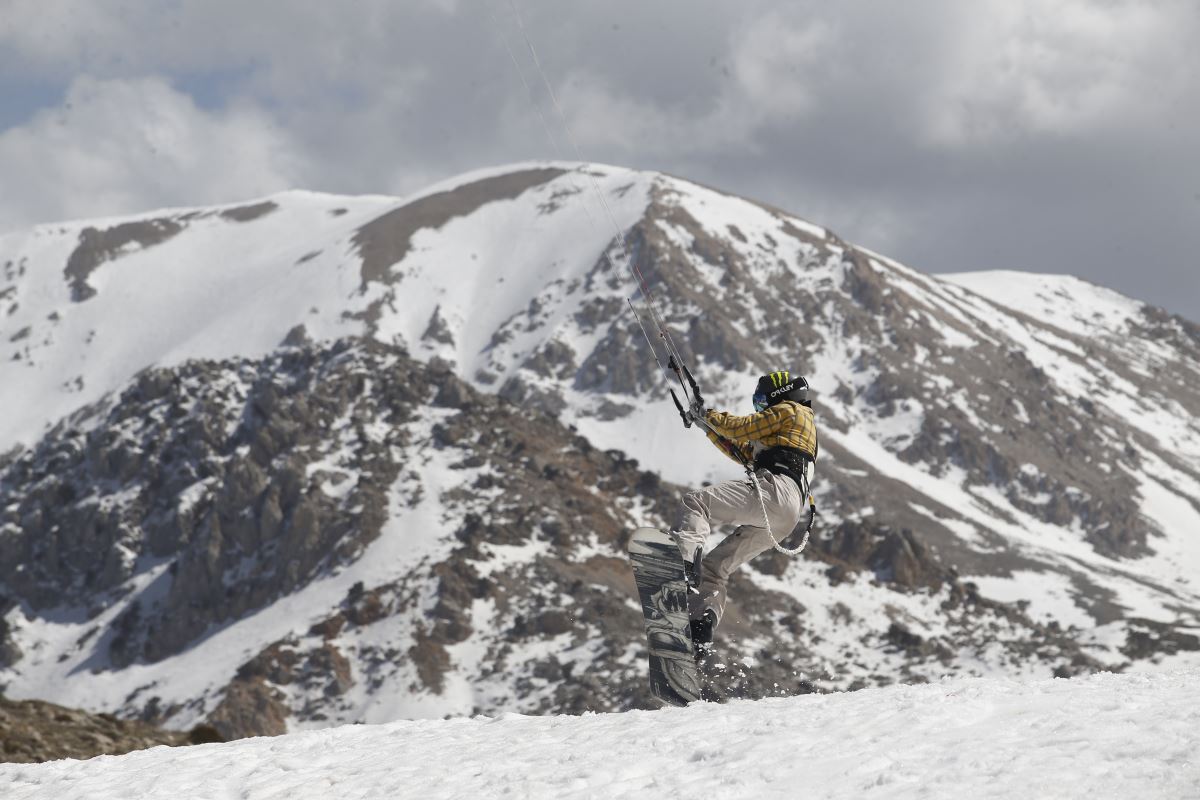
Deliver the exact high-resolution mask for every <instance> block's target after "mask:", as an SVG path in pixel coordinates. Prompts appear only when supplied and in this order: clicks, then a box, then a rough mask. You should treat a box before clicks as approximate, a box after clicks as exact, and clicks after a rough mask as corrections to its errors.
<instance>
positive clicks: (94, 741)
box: [0, 696, 224, 764]
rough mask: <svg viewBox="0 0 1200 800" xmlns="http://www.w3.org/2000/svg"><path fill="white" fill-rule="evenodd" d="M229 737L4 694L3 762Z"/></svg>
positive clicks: (0, 720)
mask: <svg viewBox="0 0 1200 800" xmlns="http://www.w3.org/2000/svg"><path fill="white" fill-rule="evenodd" d="M220 741H224V737H222V736H221V735H220V734H219V733H218V732H217V731H216V730H215V729H214V728H212V727H211V726H208V725H202V726H197V727H195V728H193V729H192V730H191V731H187V732H180V731H166V730H162V729H159V728H155V727H154V726H152V725H149V724H147V723H144V722H138V721H129V720H121V719H117V718H116V717H114V716H112V715H111V714H89V713H87V712H85V711H79V710H77V709H72V708H65V707H63V706H59V705H55V704H53V703H46V702H42V701H41V700H22V701H15V700H9V699H8V698H6V697H3V696H0V762H9V763H14V762H15V763H23V764H30V763H38V762H42V761H55V760H57V759H60V758H79V759H84V758H94V757H96V756H99V755H120V754H121V753H128V752H131V751H133V750H143V749H145V748H147V747H157V746H159V745H169V746H171V747H176V746H179V745H187V744H204V743H206V742H220Z"/></svg>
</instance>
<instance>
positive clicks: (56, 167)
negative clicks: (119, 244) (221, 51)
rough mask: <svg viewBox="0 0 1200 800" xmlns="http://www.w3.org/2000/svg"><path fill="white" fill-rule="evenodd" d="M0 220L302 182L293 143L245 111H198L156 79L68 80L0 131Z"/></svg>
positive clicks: (114, 210)
mask: <svg viewBox="0 0 1200 800" xmlns="http://www.w3.org/2000/svg"><path fill="white" fill-rule="evenodd" d="M0 175H3V176H4V186H5V191H4V193H3V194H2V195H0V220H3V221H4V223H5V226H6V227H9V228H11V227H20V226H25V225H29V224H33V223H36V222H41V221H49V220H55V219H64V218H77V217H91V216H105V215H112V214H119V213H126V212H135V211H141V210H146V209H150V208H154V207H159V206H166V205H180V204H203V203H216V202H224V201H230V200H237V199H241V198H245V197H253V196H258V195H262V194H267V193H270V192H274V191H278V190H281V189H285V188H289V187H292V186H295V185H300V184H302V183H303V179H304V164H303V160H302V159H301V158H300V157H299V155H298V153H297V149H296V146H295V144H294V143H293V142H292V141H291V139H290V137H289V136H288V135H287V134H286V132H284V131H282V130H280V128H279V127H278V126H277V125H276V124H275V123H274V121H273V120H272V119H271V117H270V116H269V115H268V114H266V113H264V112H263V111H261V110H259V109H256V108H254V107H252V106H248V105H247V106H240V107H233V108H229V109H223V110H218V111H206V110H204V109H202V108H199V107H197V105H196V104H195V103H194V102H193V101H192V99H191V98H190V97H189V96H188V95H186V94H183V93H181V92H179V91H177V90H175V89H173V88H172V87H171V86H170V85H168V84H167V83H166V82H165V81H164V80H162V79H159V78H145V79H138V80H96V79H94V78H90V77H80V78H77V79H76V80H75V81H74V82H72V84H71V86H70V89H69V90H68V91H67V94H66V97H65V99H64V100H63V103H62V104H61V105H60V106H59V107H58V108H54V109H48V110H43V111H40V112H38V113H37V114H36V115H34V117H33V118H32V119H30V120H29V121H28V122H27V123H25V124H23V125H20V126H17V127H13V128H10V129H8V130H6V131H4V132H3V133H0Z"/></svg>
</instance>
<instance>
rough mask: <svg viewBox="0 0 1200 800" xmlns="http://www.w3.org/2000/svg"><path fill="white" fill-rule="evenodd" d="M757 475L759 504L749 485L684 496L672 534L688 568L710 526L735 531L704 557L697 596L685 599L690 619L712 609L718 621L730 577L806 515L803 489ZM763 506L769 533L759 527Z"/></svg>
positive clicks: (786, 480) (785, 479) (711, 488)
mask: <svg viewBox="0 0 1200 800" xmlns="http://www.w3.org/2000/svg"><path fill="white" fill-rule="evenodd" d="M757 475H758V483H759V485H760V486H761V487H762V495H763V502H762V503H760V502H759V498H758V492H757V491H756V490H755V488H754V484H753V483H751V482H750V481H749V480H740V481H725V482H724V483H718V484H715V485H713V486H709V487H708V488H707V489H701V490H699V491H695V492H689V493H688V494H686V495H684V497H683V508H682V509H681V513H680V515H679V523H678V524H677V525H676V526H675V527H674V528H673V529H672V531H671V535H672V536H674V537H675V541H676V542H678V543H679V549H680V551H681V552H682V553H683V557H684V559H685V560H686V561H688V563H691V561H692V560H693V559H694V558H695V555H696V549H697V548H699V547H702V546H704V541H705V537H707V536H708V533H709V531H710V530H711V528H712V526H713V525H722V524H732V525H737V526H738V527H737V528H736V529H735V530H734V531H733V533H732V534H731V535H730V536H727V537H726V538H725V539H724V540H722V541H721V543H720V544H719V545H717V546H716V547H715V548H713V550H712V551H711V552H706V553H704V555H703V565H704V567H703V570H702V573H703V575H702V578H701V581H700V592H699V594H696V593H694V592H693V593H689V595H688V598H689V609H688V610H689V612H690V613H691V616H692V617H693V618H698V617H700V616H701V615H702V614H703V613H704V611H705V610H706V609H711V610H712V611H713V613H714V614H715V615H716V617H717V621H718V622H719V621H720V619H721V615H722V614H723V613H724V612H725V600H726V596H725V590H726V587H727V586H728V585H729V576H730V575H732V574H733V572H734V570H736V569H737V568H738V567H740V566H741V565H742V564H745V563H746V562H747V561H749V560H750V559H752V558H754V557H755V556H756V555H758V554H759V553H762V552H764V551H766V550H770V549H771V547H772V546H773V543H772V541H771V534H774V536H775V541H778V542H782V541H783V540H784V539H785V538H787V537H788V536H789V535H790V534H791V532H792V530H793V529H794V528H795V527H796V525H797V524H798V523H799V522H800V518H801V517H802V516H803V515H804V506H805V502H804V498H805V496H806V495H807V490H806V487H799V486H797V485H796V482H795V481H794V480H792V479H791V478H789V477H788V476H786V475H775V474H774V473H771V472H768V471H767V470H765V469H760V470H758V472H757ZM763 505H765V506H766V511H767V518H768V519H769V520H770V521H771V530H770V532H769V533H768V531H767V528H766V526H765V525H764V524H763Z"/></svg>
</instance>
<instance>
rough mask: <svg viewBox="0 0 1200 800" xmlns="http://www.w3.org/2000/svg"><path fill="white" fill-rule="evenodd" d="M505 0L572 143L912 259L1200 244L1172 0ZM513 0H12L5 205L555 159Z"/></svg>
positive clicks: (371, 178) (58, 209)
mask: <svg viewBox="0 0 1200 800" xmlns="http://www.w3.org/2000/svg"><path fill="white" fill-rule="evenodd" d="M513 2H514V3H515V5H516V7H517V8H518V9H519V10H520V12H521V14H522V15H523V20H524V27H525V29H526V31H527V32H528V33H529V35H530V37H531V39H532V41H533V43H534V44H535V45H536V47H537V50H538V54H539V57H540V61H541V63H542V66H543V68H544V69H545V70H546V75H547V78H548V79H549V80H550V82H551V83H552V85H553V86H554V89H555V92H556V93H557V95H558V99H559V101H560V103H561V105H562V108H563V110H564V112H565V113H566V116H567V118H568V119H569V120H570V125H571V128H572V130H573V132H574V134H575V139H576V142H577V144H578V146H579V148H580V154H581V156H582V157H583V158H584V159H590V160H597V161H607V162H610V163H617V164H626V165H629V166H633V167H638V168H647V169H661V170H664V171H668V172H672V173H675V174H679V175H683V176H686V177H689V178H692V179H695V180H698V181H701V182H704V183H707V184H709V185H713V186H717V187H721V188H724V189H727V190H730V191H733V192H737V193H740V194H743V195H747V196H751V197H755V198H758V199H761V200H764V201H767V202H770V203H774V204H775V205H778V206H781V207H783V208H787V209H789V210H791V211H793V212H795V213H798V214H800V215H802V216H807V217H809V218H811V219H813V220H814V221H815V222H818V223H821V224H824V225H827V226H829V227H832V228H833V229H834V230H836V231H838V232H839V233H841V234H842V235H843V236H845V237H847V238H848V239H851V240H852V241H859V242H862V243H863V244H865V245H867V246H870V247H873V248H874V249H877V250H881V251H884V252H887V253H889V254H890V255H894V256H897V257H899V258H903V259H909V260H910V261H912V263H913V266H916V267H919V268H924V269H933V270H939V269H945V270H961V269H972V268H985V267H1008V268H1025V269H1044V270H1047V271H1057V272H1075V273H1077V274H1080V275H1083V276H1085V277H1091V278H1092V279H1094V280H1098V281H1100V282H1102V283H1106V284H1109V285H1113V286H1115V287H1116V288H1123V289H1124V290H1125V291H1130V292H1134V293H1137V292H1143V291H1144V287H1146V286H1149V285H1151V284H1150V282H1149V281H1146V280H1142V281H1139V282H1134V281H1133V280H1132V279H1131V278H1130V277H1129V275H1130V274H1131V271H1130V269H1129V261H1130V259H1131V258H1132V257H1133V256H1131V255H1130V253H1136V258H1137V260H1138V262H1139V264H1140V265H1143V266H1142V267H1141V270H1142V272H1143V273H1146V272H1148V271H1153V270H1157V272H1156V274H1158V275H1161V276H1164V277H1163V288H1162V290H1161V293H1160V294H1158V295H1156V296H1154V297H1152V298H1150V299H1154V300H1156V301H1159V302H1163V298H1166V299H1167V300H1173V299H1174V298H1180V297H1185V298H1186V297H1194V296H1195V293H1194V286H1193V287H1188V286H1185V285H1184V284H1182V283H1180V282H1179V281H1178V280H1176V278H1172V277H1170V276H1169V275H1168V273H1169V271H1170V270H1171V269H1174V271H1175V272H1176V273H1178V272H1180V268H1179V266H1178V265H1180V264H1187V263H1194V260H1195V257H1194V253H1195V252H1196V250H1197V249H1200V233H1198V232H1200V225H1197V224H1196V221H1197V216H1196V215H1197V213H1200V201H1197V200H1196V199H1195V198H1196V197H1198V196H1200V174H1197V173H1196V171H1195V169H1194V167H1193V165H1194V163H1195V156H1194V151H1195V142H1196V141H1197V140H1198V139H1200V59H1198V58H1197V57H1196V56H1195V55H1194V49H1195V45H1194V43H1195V42H1196V41H1198V40H1200V14H1197V13H1196V11H1195V2H1194V0H1154V1H1153V2H1151V1H1150V0H977V2H971V3H964V2H961V0H906V2H903V3H895V2H893V3H881V2H878V0H840V2H837V3H829V2H818V1H817V0H794V2H793V1H791V0H788V1H787V2H785V0H744V2H739V3H736V4H735V3H710V4H704V5H702V6H697V5H696V4H695V2H694V0H655V2H653V3H643V2H632V0H612V2H609V3H603V4H600V3H583V4H577V3H535V2H532V0H513ZM511 12H512V7H511V6H510V5H509V2H508V0H478V1H477V2H474V3H460V2H455V0H445V1H443V0H426V1H425V2H412V3H403V4H401V3H395V2H394V0H353V2H350V3H343V4H330V3H328V2H319V1H318V0H295V2H289V3H286V4H284V3H271V2H262V3H250V4H246V3H242V2H238V0H173V1H172V2H170V3H147V2H144V0H95V1H94V2H90V3H86V4H74V5H71V6H70V7H69V8H68V7H67V6H66V5H65V4H61V3H58V4H54V3H51V4H48V5H47V4H45V3H42V2H38V1H37V0H8V2H7V3H6V4H5V13H4V14H3V15H0V87H4V88H6V89H7V88H9V87H16V88H17V89H18V90H19V91H17V92H14V93H13V96H14V97H16V98H17V100H16V101H15V102H13V103H10V104H6V107H7V108H8V109H9V111H8V114H7V116H4V117H3V119H5V120H15V121H17V123H18V127H17V128H14V129H9V130H8V131H5V132H3V133H0V181H2V182H3V184H4V185H5V187H6V189H7V188H8V187H9V186H11V185H13V184H14V182H16V183H19V184H20V185H21V186H22V187H23V189H22V191H21V193H20V197H17V198H15V199H14V198H13V197H12V195H11V193H8V192H6V194H5V196H4V197H2V198H0V227H12V226H13V225H14V224H23V223H24V222H28V221H43V220H47V219H56V218H63V217H66V216H77V215H80V214H97V213H114V212H116V211H125V210H134V209H142V208H146V207H149V206H154V205H162V204H177V205H184V204H190V203H197V202H210V201H218V200H220V201H224V200H236V199H241V198H243V197H246V196H248V195H252V194H258V193H261V192H263V191H270V190H272V189H274V188H279V187H282V186H290V185H300V186H304V187H306V188H313V189H321V190H326V191H332V192H347V193H352V192H390V193H398V194H399V193H406V192H409V191H415V190H417V189H420V188H422V187H423V186H424V185H427V184H428V183H430V182H433V181H434V180H437V179H440V178H444V177H448V176H450V175H453V174H455V173H458V172H462V171H465V170H468V169H474V168H477V167H481V166H485V165H491V164H499V163H504V162H511V161H523V160H529V159H537V158H550V157H556V156H557V157H566V158H571V157H574V150H573V148H571V147H570V146H569V145H568V144H567V143H566V142H565V140H564V139H565V137H564V136H563V135H562V133H563V132H562V128H561V124H560V123H559V121H558V120H557V117H556V111H555V110H554V108H553V107H552V106H551V104H550V102H549V98H548V96H547V95H546V92H545V89H544V87H542V86H541V78H540V76H538V75H537V73H536V72H535V71H534V68H533V65H532V63H531V61H530V57H529V53H528V50H527V48H526V46H525V43H524V41H523V37H522V36H521V31H520V30H519V28H518V26H517V24H516V20H515V18H514V16H513V14H512V13H511ZM506 42H507V44H508V47H509V49H510V50H511V51H512V54H513V57H514V58H515V60H516V61H517V64H518V65H519V67H520V68H521V69H522V70H524V72H525V77H526V80H527V81H528V82H529V83H530V84H531V85H532V88H533V95H534V99H535V101H536V102H537V103H538V104H539V105H540V108H541V111H542V117H543V118H545V119H546V121H547V123H548V127H550V128H552V131H553V133H554V134H555V136H556V138H557V140H558V145H559V147H558V150H557V151H556V150H555V149H554V147H553V146H552V144H551V142H550V140H549V138H548V137H547V135H546V131H545V129H544V127H543V124H542V121H541V119H540V118H539V115H538V114H537V112H536V111H535V110H534V108H532V107H531V105H530V97H529V93H528V91H527V90H526V88H525V87H524V86H522V84H521V82H520V79H519V77H518V75H517V72H516V69H515V68H514V66H513V61H512V60H510V56H509V54H508V53H506V52H505V43H506ZM14 76H16V77H14ZM89 76H90V77H89ZM22 82H23V83H22ZM45 86H50V87H52V88H53V90H54V91H53V93H52V94H51V95H50V96H49V97H41V96H34V95H36V94H37V92H38V91H40V88H33V87H45ZM68 87H69V88H68ZM68 91H69V92H70V94H71V98H70V99H69V101H68V102H69V107H68V105H67V103H63V102H62V101H61V94H62V93H63V92H68ZM89 98H90V99H89ZM139 98H140V99H139ZM38 108H41V109H43V110H42V111H40V112H36V115H34V116H30V115H33V114H35V111H34V109H38ZM106 109H107V110H106ZM24 117H28V118H24ZM147 141H154V142H155V143H156V144H155V152H154V153H153V154H149V153H150V151H149V149H148V147H147ZM172 142H181V143H183V144H181V145H179V146H174V145H172ZM187 153H191V154H192V155H191V156H188V155H187ZM189 158H194V159H198V160H200V161H202V162H203V163H204V165H205V167H204V168H203V169H200V168H197V166H196V164H195V163H193V162H192V161H189ZM1122 248H1124V249H1122ZM1159 264H1161V265H1164V266H1161V267H1156V266H1155V265H1159ZM1172 281H1173V282H1172ZM1171 286H1174V287H1175V292H1174V294H1172V293H1171V289H1170V287H1171ZM1188 292H1191V294H1188ZM1196 302H1200V301H1196ZM1193 305H1195V303H1193ZM1175 307H1176V308H1179V304H1178V301H1176V305H1175ZM1192 314H1193V316H1196V317H1198V318H1200V306H1196V307H1195V309H1194V311H1193V312H1192Z"/></svg>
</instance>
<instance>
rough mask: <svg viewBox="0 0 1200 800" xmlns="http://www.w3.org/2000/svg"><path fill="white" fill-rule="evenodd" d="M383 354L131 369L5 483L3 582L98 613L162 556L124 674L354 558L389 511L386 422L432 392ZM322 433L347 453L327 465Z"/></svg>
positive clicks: (123, 655) (115, 659) (126, 631)
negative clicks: (126, 381)
mask: <svg viewBox="0 0 1200 800" xmlns="http://www.w3.org/2000/svg"><path fill="white" fill-rule="evenodd" d="M385 355H386V354H385V353H383V352H382V351H379V350H378V349H372V348H371V347H370V346H369V345H368V346H364V347H362V348H359V349H354V350H351V349H350V348H348V347H347V346H345V345H342V346H341V348H340V349H338V348H337V347H335V348H333V349H327V350H325V351H314V350H311V349H305V348H297V349H291V350H288V351H283V352H281V354H280V355H278V356H276V357H274V358H272V359H270V360H269V361H268V362H267V363H264V364H252V363H248V362H243V363H227V364H221V365H216V364H204V363H193V364H190V365H186V366H184V367H182V368H180V369H179V370H175V371H167V370H152V371H148V372H145V373H142V374H141V375H140V376H139V377H138V379H137V380H136V381H135V383H134V384H133V386H132V387H131V388H130V389H128V390H127V391H126V392H125V393H124V394H123V395H122V396H121V397H120V398H119V399H118V400H117V401H116V402H114V403H112V404H110V405H109V406H106V407H103V408H97V409H92V410H90V411H88V412H84V413H83V414H82V415H80V417H79V418H77V419H76V421H75V422H72V423H67V424H64V425H62V426H60V427H59V428H58V429H57V430H56V431H55V432H54V433H53V434H52V435H51V436H49V437H47V438H46V439H45V440H43V442H42V444H41V446H40V447H39V448H38V449H36V450H33V451H28V452H27V453H26V454H25V455H24V457H23V458H20V459H18V460H17V461H16V462H15V463H13V464H12V465H10V466H9V467H8V468H7V469H6V470H5V472H4V474H3V476H2V477H0V486H3V487H4V489H5V493H6V496H8V497H10V498H12V500H13V502H12V503H11V504H10V505H9V507H8V508H7V509H6V510H5V511H4V515H5V521H9V522H11V523H13V524H14V526H15V527H18V528H19V530H20V534H19V535H17V536H14V537H6V538H5V539H4V541H3V557H4V565H3V567H2V568H0V569H2V570H3V572H2V573H0V580H2V581H3V582H4V583H5V585H7V586H8V587H9V588H10V590H11V591H12V592H13V593H14V594H15V595H16V596H18V597H20V598H22V599H24V600H25V601H26V602H28V603H29V604H30V605H32V606H33V607H34V608H45V607H49V606H53V605H59V604H63V603H68V604H70V603H74V604H78V605H90V604H96V603H97V602H100V603H101V604H103V603H104V602H106V601H104V600H99V598H107V602H113V601H115V600H116V599H117V597H116V594H115V593H119V592H120V587H121V586H122V584H124V582H125V581H127V580H128V579H129V578H130V577H131V576H132V575H133V574H134V573H135V571H137V570H138V569H139V563H143V564H144V562H145V561H146V560H154V561H160V562H161V561H169V563H170V567H169V569H168V570H167V571H166V572H164V573H163V574H162V575H161V576H160V577H159V579H158V581H160V582H161V584H162V585H164V588H162V589H161V591H160V592H159V594H160V596H161V599H159V600H158V601H156V603H155V604H154V606H153V607H141V608H139V607H131V609H130V610H129V611H128V612H126V614H125V616H123V617H122V620H121V622H120V624H119V626H118V635H117V636H116V637H115V638H114V639H113V642H112V646H111V652H110V656H111V659H112V663H113V665H114V666H117V667H120V666H123V665H126V664H129V663H132V662H133V661H136V660H142V659H144V660H148V661H155V660H158V659H160V658H162V657H164V656H167V655H171V654H173V653H176V652H179V650H180V648H182V647H184V646H186V645H187V644H188V643H189V642H191V641H193V640H194V639H195V638H196V637H198V636H200V635H202V634H203V633H204V631H205V630H207V629H208V628H209V626H211V625H214V624H217V623H220V622H222V621H226V620H230V619H236V618H238V617H240V616H242V615H244V614H246V613H248V612H250V611H253V610H254V609H257V608H261V607H262V606H263V605H265V604H267V603H269V602H271V601H273V600H275V599H277V598H279V597H281V596H283V595H285V594H287V593H289V592H291V591H294V590H295V589H296V588H298V587H300V586H302V585H304V584H305V583H307V582H308V581H309V580H311V579H312V578H313V577H314V576H316V575H317V574H319V573H321V572H322V571H323V570H327V569H329V568H331V567H333V566H335V565H337V564H340V563H346V562H347V561H349V560H352V559H353V558H354V557H356V556H357V554H359V553H360V552H361V551H362V549H363V548H364V547H365V546H366V545H367V544H369V543H370V542H371V541H372V540H373V539H374V537H375V536H377V535H378V532H379V529H380V526H381V525H382V524H383V522H384V521H385V519H386V517H387V508H386V499H385V497H384V493H385V491H386V489H387V487H389V486H390V485H391V483H392V482H393V481H394V480H395V477H396V475H397V472H398V470H399V468H400V465H399V464H397V463H395V462H394V461H393V460H392V459H391V458H390V457H388V455H387V454H388V452H389V448H391V447H402V446H403V445H404V443H405V442H404V434H403V433H402V432H398V430H397V428H396V426H399V425H402V424H403V423H404V422H405V421H407V420H408V419H410V417H411V414H412V413H413V412H414V410H415V409H416V408H417V407H418V406H420V405H421V404H423V403H424V402H425V400H426V394H427V391H428V388H427V384H426V382H425V376H424V374H423V371H421V370H420V369H416V368H414V367H413V366H412V365H411V364H409V365H408V366H407V367H406V368H400V369H388V368H387V367H385V366H384V365H383V361H384V358H385ZM368 376H370V377H369V378H368ZM84 420H87V421H88V422H89V423H91V424H93V425H94V424H95V423H99V426H98V427H89V428H87V429H86V430H85V429H83V428H80V427H76V425H77V424H79V423H81V422H83V421H84ZM367 420H372V421H378V422H379V423H382V426H383V427H380V428H378V429H372V430H368V429H367V427H366V423H367ZM331 431H332V432H335V433H336V435H337V441H336V445H340V446H341V451H342V452H343V453H347V454H349V455H348V457H347V458H346V460H345V461H344V462H343V463H342V464H340V465H338V467H337V468H335V469H333V470H329V469H321V468H319V467H317V466H316V463H317V462H318V461H320V459H321V458H322V456H323V455H325V454H326V453H327V451H328V450H329V449H331V448H333V447H334V446H335V442H333V441H330V440H329V439H328V438H327V436H328V435H329V433H330V432H331ZM118 498H119V499H120V501H119V500H118ZM122 501H123V502H122Z"/></svg>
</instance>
